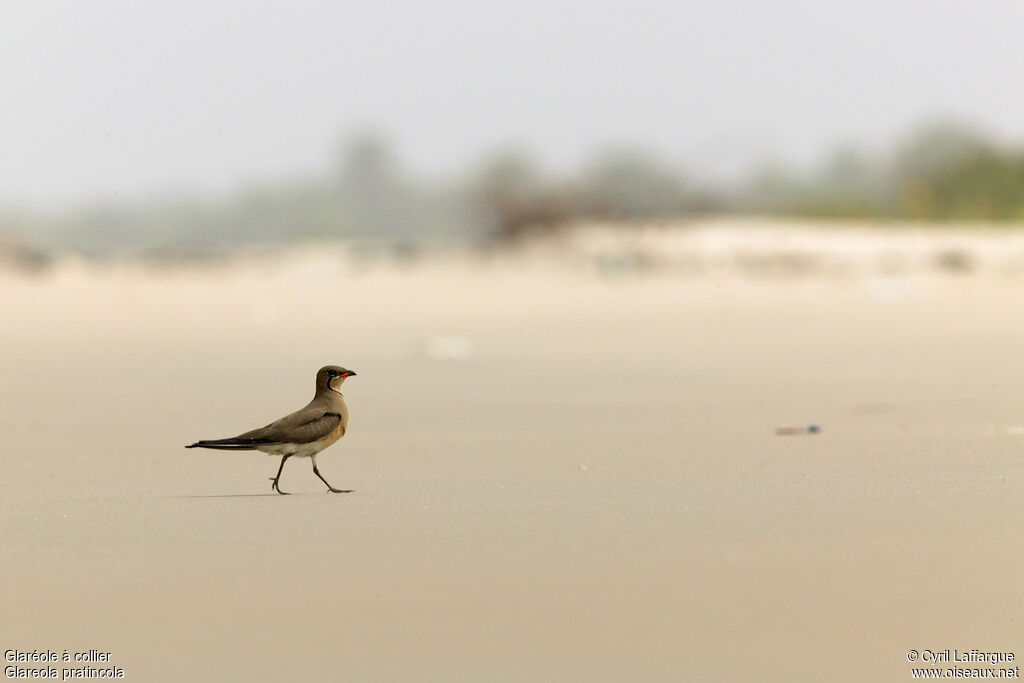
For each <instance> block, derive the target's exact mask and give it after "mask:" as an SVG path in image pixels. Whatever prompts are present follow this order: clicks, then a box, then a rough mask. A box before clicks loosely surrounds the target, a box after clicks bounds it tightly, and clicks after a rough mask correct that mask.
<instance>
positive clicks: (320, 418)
mask: <svg viewBox="0 0 1024 683" xmlns="http://www.w3.org/2000/svg"><path fill="white" fill-rule="evenodd" d="M339 424H341V415H340V414H339V413H334V412H331V411H329V410H324V409H321V410H309V409H308V408H307V409H303V410H300V411H298V412H297V413H292V414H291V415H288V416H286V417H282V418H281V419H280V420H277V421H276V422H271V423H270V424H268V425H267V426H266V427H261V428H260V429H254V430H252V431H251V432H246V433H245V434H240V435H239V437H238V438H240V439H268V440H270V441H273V442H277V443H309V442H310V441H318V440H320V439H322V438H324V437H325V436H327V435H328V434H330V433H331V432H333V431H334V430H335V429H337V428H338V425H339Z"/></svg>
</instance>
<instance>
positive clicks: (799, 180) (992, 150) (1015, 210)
mask: <svg viewBox="0 0 1024 683" xmlns="http://www.w3.org/2000/svg"><path fill="white" fill-rule="evenodd" d="M734 208H748V209H753V210H760V211H765V212H768V213H774V214H783V215H799V216H817V217H834V218H873V219H895V220H915V221H1021V220H1024V149H1019V148H1010V147H1007V146H1000V145H997V144H996V143H994V142H992V141H991V140H989V139H988V138H986V137H985V136H983V135H981V134H980V133H977V132H975V131H972V130H971V129H968V128H965V127H962V126H958V125H955V124H937V125H931V126H927V127H924V128H922V129H921V130H919V131H918V132H917V133H915V134H914V135H912V136H911V137H910V138H909V139H908V140H907V141H905V142H904V143H903V144H901V145H899V146H898V147H897V148H896V150H895V151H894V152H893V153H891V154H889V155H884V156H876V157H870V156H868V155H866V154H864V153H860V152H857V151H856V150H850V149H847V150H842V151H840V152H838V153H836V154H835V155H834V156H833V157H832V158H831V159H830V160H829V161H828V162H827V163H826V164H824V165H823V166H822V167H821V168H819V169H816V170H814V171H812V172H811V173H808V174H804V175H803V176H798V175H795V174H791V173H787V172H784V171H779V170H768V171H765V172H763V173H761V174H760V175H759V176H758V177H757V178H756V180H755V181H754V182H753V183H751V184H750V186H749V187H748V188H746V189H745V191H743V192H741V193H739V196H738V200H737V202H736V205H735V207H734Z"/></svg>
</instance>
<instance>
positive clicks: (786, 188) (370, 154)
mask: <svg viewBox="0 0 1024 683" xmlns="http://www.w3.org/2000/svg"><path fill="white" fill-rule="evenodd" d="M713 213H758V214H770V215H780V216H816V217H833V218H861V219H895V220H917V221H1020V220H1024V150H1022V149H1019V148H1013V147H1008V146H1006V145H1000V144H997V143H995V142H993V141H992V140H991V139H989V138H987V137H986V136H984V135H982V134H980V133H979V132H977V131H974V130H972V129H970V128H968V127H964V126H961V125H957V124H952V123H944V124H935V125H930V126H925V127H923V128H921V129H919V130H918V131H916V132H915V133H913V134H912V135H910V136H908V138H907V139H906V140H904V141H903V142H901V143H900V144H898V145H897V146H896V147H895V149H893V150H892V151H891V152H889V153H886V154H871V153H869V152H866V151H864V150H862V149H858V148H854V147H847V148H843V149H839V150H837V151H836V152H834V153H833V154H832V155H830V156H829V157H828V158H827V159H826V161H825V162H824V163H822V164H820V165H819V166H818V167H816V168H813V169H811V170H809V171H804V172H795V171H792V170H790V169H787V168H784V167H782V166H778V165H777V166H774V167H773V166H768V167H765V168H763V169H761V170H760V171H758V172H756V173H754V174H752V176H751V177H750V178H748V179H747V180H744V181H739V182H736V183H734V184H732V185H731V186H721V185H720V186H718V187H715V188H713V189H712V188H710V186H708V185H707V184H701V183H700V182H699V181H698V180H695V179H694V178H693V177H691V176H689V175H687V174H686V173H684V172H683V171H682V170H681V169H680V168H678V167H676V166H674V165H672V164H668V163H665V162H664V161H662V160H659V159H658V158H657V157H656V156H654V155H652V154H649V153H646V152H644V151H642V150H638V149H631V148H625V147H623V148H612V149H607V150H604V151H602V152H600V153H598V154H596V155H594V156H593V157H592V158H591V160H590V161H589V162H588V163H586V164H583V165H582V166H581V167H580V168H578V169H576V170H574V171H572V172H568V173H562V174H552V173H550V172H547V171H545V170H544V169H543V168H542V166H541V165H540V164H538V163H537V162H536V161H534V159H533V158H532V157H531V156H530V155H529V154H528V153H527V152H525V151H522V150H515V149H513V150H508V151H504V152H500V153H496V154H492V155H491V156H490V157H488V158H487V159H485V160H484V161H483V162H482V163H481V164H480V165H479V166H478V167H477V168H475V169H473V170H471V171H470V172H468V173H467V174H466V175H465V176H464V177H461V178H455V179H452V178H446V179H435V180H433V181H431V180H425V179H422V178H414V177H411V176H410V174H409V173H408V172H407V171H406V170H405V169H404V168H403V167H402V165H401V164H400V163H399V160H398V156H397V154H396V153H395V151H394V150H393V149H392V148H391V147H390V146H389V145H388V144H387V142H386V140H385V139H384V138H383V137H381V136H380V135H376V134H373V133H363V134H360V135H357V136H354V137H353V138H351V139H349V140H348V141H347V142H346V143H345V144H343V145H342V146H341V147H340V149H339V151H338V154H337V156H336V160H335V163H334V165H333V170H332V171H331V172H329V173H326V174H322V175H321V176H319V177H308V178H305V179H295V180H291V181H288V182H278V183H270V184H264V185H262V186H259V187H252V188H250V189H248V190H246V191H243V192H239V193H236V194H234V195H232V196H228V197H225V198H221V199H218V200H212V201H211V200H207V201H203V200H200V199H196V198H192V197H181V198H172V199H163V200H151V201H140V202H136V203H132V204H110V205H97V206H91V207H88V208H84V209H81V210H77V211H72V212H70V213H66V214H59V215H42V214H30V213H24V212H22V213H13V212H10V211H8V212H7V213H4V212H3V210H2V207H0V245H2V244H3V243H7V244H20V245H23V246H28V247H31V248H35V249H41V250H68V249H70V250H74V251H77V252H80V253H85V254H95V255H102V254H107V253H113V252H146V253H149V254H169V255H172V256H175V255H181V256H186V255H196V254H201V253H206V252H220V251H229V250H231V249H234V248H237V247H238V246H240V245H245V244H251V243H287V242H295V241H301V240H311V239H312V240H316V239H335V238H346V239H355V240H363V241H373V242H380V243H385V244H390V245H419V244H429V243H443V242H446V241H448V242H452V241H455V242H467V241H469V242H479V241H485V240H494V239H498V240H508V239H516V238H519V237H522V236H524V235H527V234H529V233H531V232H536V231H547V230H552V229H555V228H557V227H559V226H564V225H570V224H572V223H574V222H580V221H592V220H599V221H608V222H624V223H629V222H632V223H642V222H650V221H656V220H675V219H679V218H686V217H690V216H694V215H706V214H713Z"/></svg>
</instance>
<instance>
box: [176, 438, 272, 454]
mask: <svg viewBox="0 0 1024 683" xmlns="http://www.w3.org/2000/svg"><path fill="white" fill-rule="evenodd" d="M279 443H281V442H280V441H272V440H271V439H240V438H238V437H235V438H231V439H203V440H202V441H196V442H195V443H194V444H190V445H188V446H185V448H215V449H219V450H222V451H250V450H252V449H254V448H256V447H258V446H273V445H274V444H279Z"/></svg>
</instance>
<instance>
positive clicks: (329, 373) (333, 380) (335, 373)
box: [316, 365, 356, 391]
mask: <svg viewBox="0 0 1024 683" xmlns="http://www.w3.org/2000/svg"><path fill="white" fill-rule="evenodd" d="M355 374H356V373H355V372H354V371H353V370H347V369H345V368H343V367H341V366H340V365H326V366H324V367H322V368H320V372H318V373H316V388H317V390H321V389H330V390H332V391H338V390H339V389H340V388H341V385H342V384H343V383H344V382H345V380H346V379H347V378H349V377H354V376H355Z"/></svg>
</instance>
